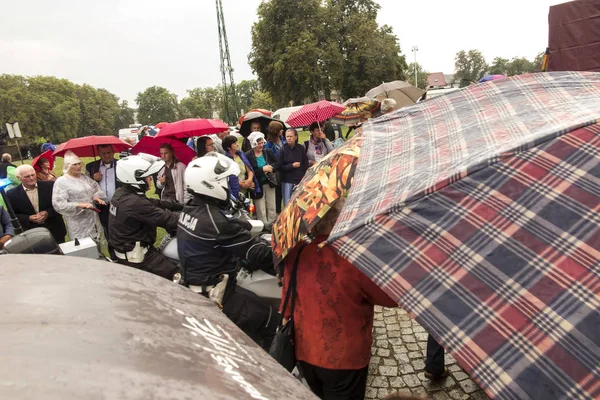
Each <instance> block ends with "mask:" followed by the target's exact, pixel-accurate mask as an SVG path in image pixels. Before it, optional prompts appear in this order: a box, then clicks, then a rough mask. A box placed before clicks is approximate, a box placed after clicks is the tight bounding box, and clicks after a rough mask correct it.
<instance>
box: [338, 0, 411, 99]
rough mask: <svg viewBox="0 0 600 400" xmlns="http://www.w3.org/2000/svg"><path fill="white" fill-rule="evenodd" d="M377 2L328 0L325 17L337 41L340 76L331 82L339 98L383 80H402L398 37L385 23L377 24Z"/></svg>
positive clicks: (360, 92) (360, 93)
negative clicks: (340, 61) (330, 22)
mask: <svg viewBox="0 0 600 400" xmlns="http://www.w3.org/2000/svg"><path fill="white" fill-rule="evenodd" d="M379 9H380V6H379V4H377V3H375V2H374V1H372V0H331V2H330V6H329V7H328V10H327V20H328V21H332V20H333V21H335V24H333V26H335V27H336V29H329V32H330V34H331V39H332V40H333V41H334V42H336V43H337V46H338V51H339V53H340V56H341V60H342V63H341V65H340V66H339V68H340V69H341V71H340V72H341V75H340V76H339V77H334V79H332V83H333V84H335V85H336V86H335V87H336V88H338V89H339V91H340V92H341V95H342V97H343V98H349V97H360V96H363V95H364V94H365V93H366V92H367V91H369V90H370V89H371V88H372V87H374V86H377V85H379V84H381V82H384V81H393V80H398V79H401V80H404V79H406V76H405V71H406V69H407V65H406V59H405V57H404V56H403V55H401V54H400V53H401V50H400V45H399V42H398V38H397V37H396V35H394V33H393V31H392V28H390V27H389V26H387V25H384V26H382V27H379V25H378V24H377V13H378V11H379Z"/></svg>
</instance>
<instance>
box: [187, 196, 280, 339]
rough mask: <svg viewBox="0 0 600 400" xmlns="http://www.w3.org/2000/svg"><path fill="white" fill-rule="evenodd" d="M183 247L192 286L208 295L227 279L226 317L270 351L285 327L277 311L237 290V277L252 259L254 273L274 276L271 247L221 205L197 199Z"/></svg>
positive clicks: (190, 208) (189, 213)
mask: <svg viewBox="0 0 600 400" xmlns="http://www.w3.org/2000/svg"><path fill="white" fill-rule="evenodd" d="M177 245H178V252H179V259H180V262H181V266H182V268H183V273H184V277H185V283H186V285H188V286H189V285H193V286H200V287H202V289H203V294H204V295H205V296H206V295H207V291H208V290H210V288H212V287H214V286H215V285H216V284H217V283H219V282H220V281H221V280H222V279H223V276H227V277H228V281H227V288H226V290H225V296H224V297H223V301H222V304H221V305H222V307H223V312H224V313H225V315H227V317H229V319H231V320H232V321H233V322H234V323H235V324H236V325H237V326H238V327H239V328H240V329H242V330H243V331H244V332H245V333H246V334H247V335H248V336H250V337H251V338H252V339H254V340H255V341H256V342H257V343H259V344H262V346H263V348H265V349H268V348H269V347H270V343H271V341H272V340H273V337H274V335H275V330H276V328H277V324H278V322H279V315H278V313H277V310H274V309H272V308H271V306H269V305H268V304H266V303H265V302H263V301H262V300H261V299H260V298H259V297H258V296H257V295H256V294H254V293H252V292H250V291H248V290H246V289H243V288H241V287H239V286H237V285H236V275H237V271H238V269H239V265H240V260H246V262H247V263H248V268H250V269H252V270H258V269H262V270H265V271H268V272H273V255H272V252H271V248H270V247H269V246H268V245H267V244H266V243H264V242H262V241H261V240H260V239H258V238H253V237H252V236H251V235H250V232H249V230H248V227H247V223H246V222H244V221H240V220H237V219H234V218H231V217H230V216H228V215H227V214H226V213H225V212H224V211H223V210H222V209H221V207H220V204H219V202H218V201H217V200H213V199H210V198H207V197H202V196H194V199H193V200H192V202H191V203H190V204H188V205H186V206H185V208H184V209H183V212H182V213H181V215H180V218H179V227H178V229H177Z"/></svg>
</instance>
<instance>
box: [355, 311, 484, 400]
mask: <svg viewBox="0 0 600 400" xmlns="http://www.w3.org/2000/svg"><path fill="white" fill-rule="evenodd" d="M373 331H374V332H373V339H374V341H373V348H372V349H371V353H372V357H371V364H370V365H369V380H368V382H367V393H366V396H365V399H383V398H384V397H385V396H387V395H389V394H391V393H396V392H399V393H400V394H404V395H413V396H419V397H424V398H430V399H436V400H450V399H453V400H469V399H474V400H484V399H489V397H488V396H487V394H486V393H485V392H484V391H483V390H481V388H480V387H479V385H477V383H475V382H474V381H473V380H472V379H471V378H469V375H467V374H466V373H465V372H464V371H463V369H462V368H461V367H460V366H459V365H458V364H457V363H456V360H455V359H454V358H453V357H452V356H451V355H449V354H446V367H447V368H448V370H449V371H450V376H448V377H447V378H446V379H445V380H442V381H440V382H432V381H430V380H429V379H426V378H425V374H424V368H425V349H426V347H427V332H426V331H425V329H423V327H421V326H420V325H419V324H418V323H417V322H416V321H414V320H412V319H411V318H410V317H409V315H408V314H407V313H406V312H405V311H404V310H402V309H401V308H382V307H376V308H375V322H374V325H373Z"/></svg>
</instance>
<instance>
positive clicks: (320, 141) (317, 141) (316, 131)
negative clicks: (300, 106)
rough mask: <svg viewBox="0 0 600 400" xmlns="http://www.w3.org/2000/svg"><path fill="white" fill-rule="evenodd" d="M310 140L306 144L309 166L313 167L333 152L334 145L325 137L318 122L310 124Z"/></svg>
mask: <svg viewBox="0 0 600 400" xmlns="http://www.w3.org/2000/svg"><path fill="white" fill-rule="evenodd" d="M309 131H310V139H309V140H307V141H306V142H304V147H305V148H306V155H307V157H308V164H309V165H310V166H311V167H312V166H313V165H315V164H316V163H318V162H319V161H321V160H322V159H323V157H325V156H326V155H327V154H329V152H331V151H333V145H332V144H331V142H330V141H329V139H327V137H326V136H325V133H324V132H323V130H322V129H321V125H320V124H319V123H318V122H316V121H315V122H313V123H312V124H310V128H309Z"/></svg>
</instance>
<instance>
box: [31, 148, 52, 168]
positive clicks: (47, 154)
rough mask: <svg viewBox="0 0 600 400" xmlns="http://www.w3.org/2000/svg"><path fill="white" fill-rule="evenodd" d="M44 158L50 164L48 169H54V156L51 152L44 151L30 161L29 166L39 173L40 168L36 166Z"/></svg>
mask: <svg viewBox="0 0 600 400" xmlns="http://www.w3.org/2000/svg"><path fill="white" fill-rule="evenodd" d="M42 158H45V159H46V160H48V162H49V163H50V169H52V168H54V156H53V155H52V150H46V151H45V152H43V153H42V154H40V155H39V156H37V157H36V158H34V159H33V160H32V161H31V166H32V167H33V168H35V170H36V171H39V170H40V169H41V168H40V166H39V165H38V162H39V161H40V160H41V159H42Z"/></svg>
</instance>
